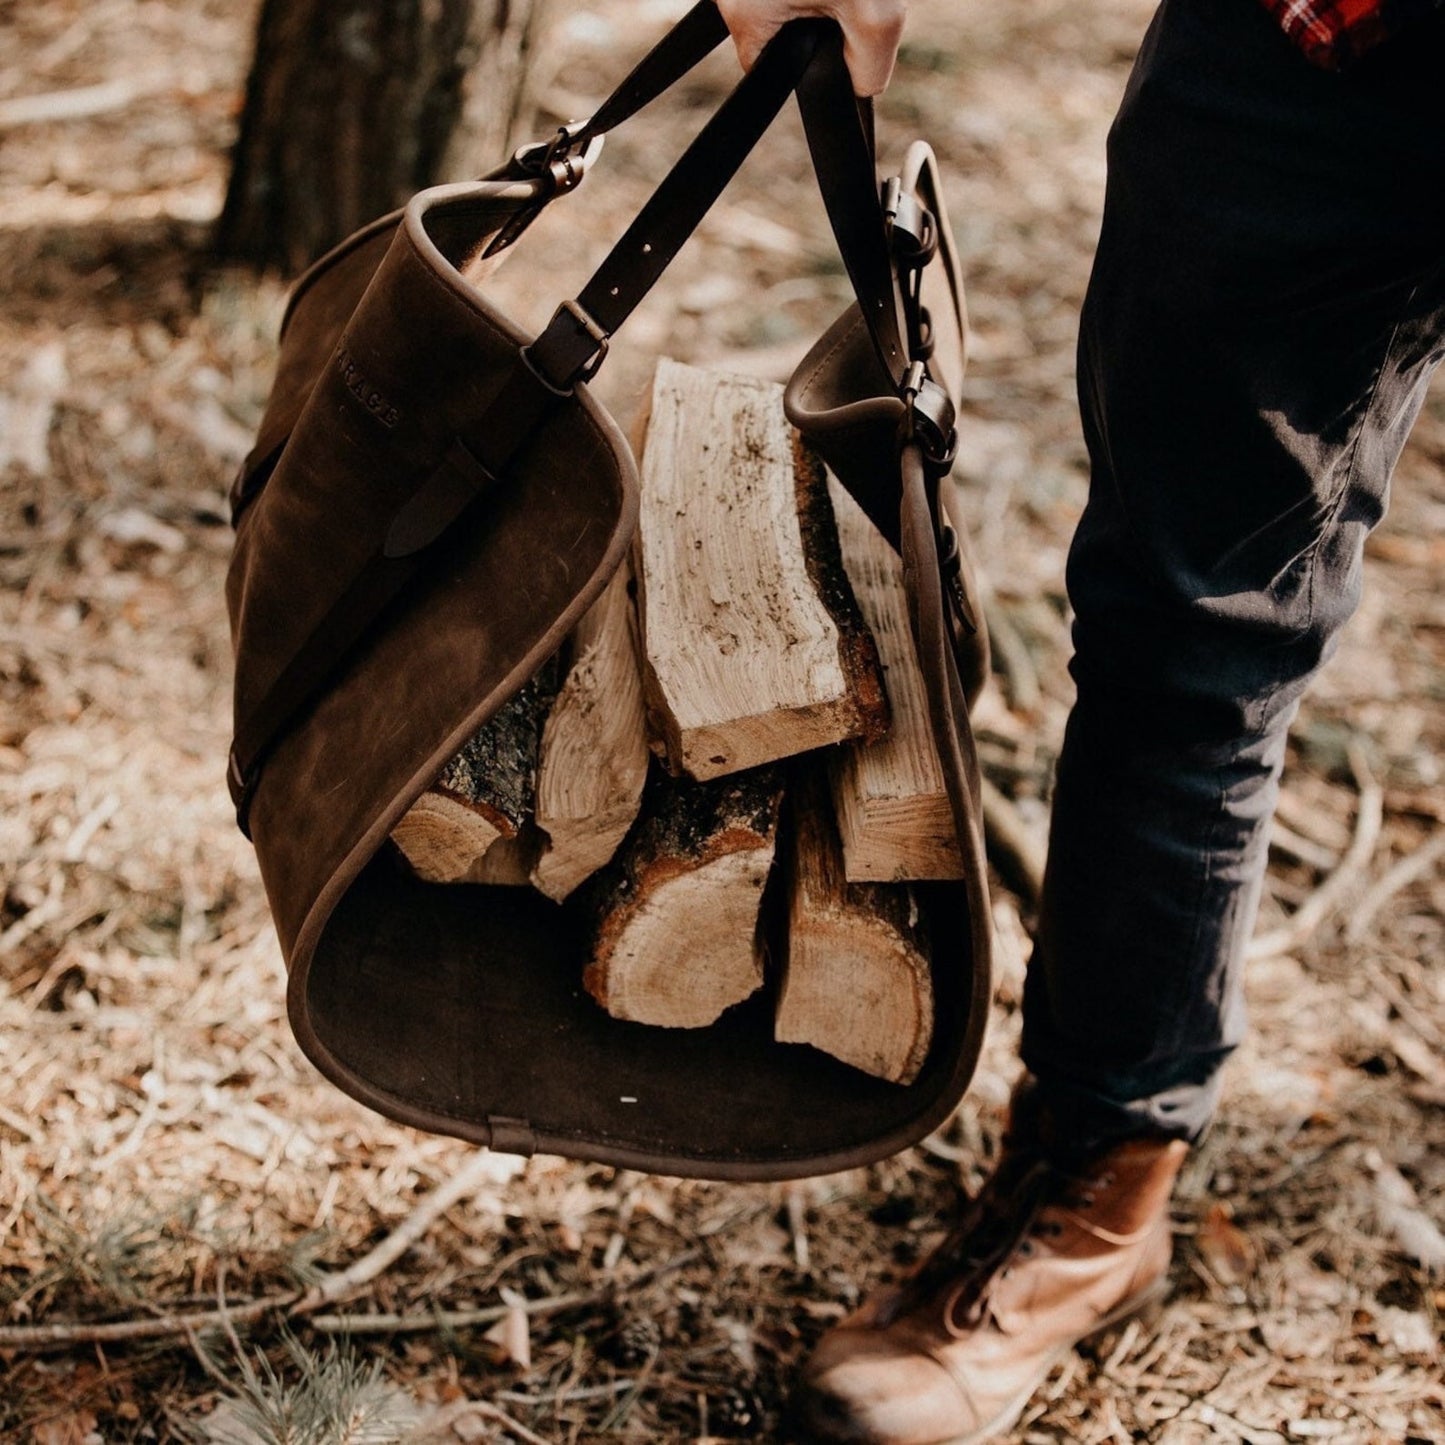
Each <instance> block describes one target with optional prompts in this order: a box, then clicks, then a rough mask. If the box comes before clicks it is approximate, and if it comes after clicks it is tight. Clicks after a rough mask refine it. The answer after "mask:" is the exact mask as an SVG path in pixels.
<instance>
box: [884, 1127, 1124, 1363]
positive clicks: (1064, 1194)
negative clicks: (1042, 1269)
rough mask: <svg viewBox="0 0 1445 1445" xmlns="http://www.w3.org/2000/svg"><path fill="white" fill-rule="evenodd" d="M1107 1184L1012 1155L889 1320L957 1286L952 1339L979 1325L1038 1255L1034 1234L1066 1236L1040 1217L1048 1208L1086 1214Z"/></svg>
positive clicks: (947, 1305) (952, 1297)
mask: <svg viewBox="0 0 1445 1445" xmlns="http://www.w3.org/2000/svg"><path fill="white" fill-rule="evenodd" d="M1102 1183H1103V1181H1101V1180H1099V1179H1095V1178H1090V1177H1086V1176H1084V1175H1080V1174H1074V1173H1070V1172H1069V1171H1067V1170H1065V1169H1063V1168H1061V1167H1060V1166H1058V1165H1056V1164H1054V1163H1052V1162H1050V1161H1049V1160H1048V1159H1046V1158H1043V1157H1042V1156H1030V1155H1023V1154H1020V1155H1016V1156H1013V1157H1010V1156H1009V1155H1007V1154H1006V1155H1005V1157H1004V1159H1003V1161H1002V1162H1001V1163H1000V1165H999V1167H998V1169H997V1171H996V1172H995V1173H994V1174H993V1176H992V1177H991V1178H990V1179H989V1180H988V1181H987V1182H986V1183H985V1184H984V1186H983V1188H982V1189H981V1190H980V1191H979V1193H978V1195H977V1197H976V1198H975V1199H974V1200H973V1201H972V1202H971V1203H970V1204H969V1205H968V1206H967V1207H966V1208H965V1210H964V1214H963V1217H962V1218H961V1219H960V1220H959V1222H958V1224H957V1225H955V1226H954V1228H953V1229H952V1230H951V1231H950V1232H949V1234H948V1235H947V1237H946V1238H945V1239H944V1241H943V1243H942V1244H940V1245H939V1246H938V1248H937V1249H936V1250H934V1252H933V1253H932V1254H931V1255H929V1257H928V1258H927V1259H926V1260H925V1261H924V1263H923V1264H922V1266H921V1267H920V1268H919V1269H918V1270H917V1271H916V1272H915V1273H914V1274H913V1275H912V1276H911V1277H910V1278H909V1279H908V1280H907V1281H906V1282H905V1283H904V1285H903V1288H902V1290H901V1292H900V1295H899V1298H898V1300H897V1302H896V1304H895V1306H894V1308H893V1309H892V1310H891V1311H889V1315H890V1318H896V1317H897V1316H898V1315H900V1314H902V1313H904V1312H905V1311H907V1310H908V1309H910V1308H912V1307H915V1306H918V1305H921V1304H924V1303H925V1302H926V1301H927V1300H929V1299H932V1298H934V1297H936V1296H937V1294H938V1293H939V1292H940V1291H941V1290H942V1289H943V1288H944V1287H946V1286H951V1288H949V1290H948V1295H947V1297H946V1299H945V1301H944V1309H943V1318H944V1326H945V1328H947V1329H948V1331H949V1332H950V1333H951V1334H960V1333H964V1332H966V1331H967V1330H969V1329H971V1328H973V1327H974V1326H976V1325H977V1324H978V1323H979V1321H980V1320H981V1319H982V1317H983V1313H984V1310H985V1309H986V1308H987V1305H988V1300H989V1295H990V1293H991V1291H992V1288H993V1285H994V1283H995V1281H997V1280H998V1279H999V1278H1000V1277H1001V1276H1002V1274H1003V1273H1005V1272H1006V1270H1007V1269H1008V1266H1009V1264H1010V1263H1011V1262H1012V1261H1013V1259H1014V1258H1015V1257H1016V1256H1018V1255H1023V1256H1027V1255H1029V1254H1032V1253H1033V1248H1034V1246H1033V1240H1034V1238H1035V1237H1037V1236H1040V1235H1043V1236H1053V1235H1056V1234H1058V1233H1059V1232H1060V1229H1061V1226H1060V1225H1059V1224H1058V1222H1057V1221H1053V1220H1043V1219H1041V1218H1040V1215H1041V1213H1042V1212H1043V1210H1044V1209H1045V1208H1047V1207H1048V1206H1049V1205H1062V1206H1063V1207H1065V1208H1069V1209H1088V1208H1089V1207H1090V1206H1092V1204H1093V1202H1094V1191H1095V1189H1097V1188H1098V1187H1100V1185H1101V1184H1102Z"/></svg>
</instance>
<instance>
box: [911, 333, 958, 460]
mask: <svg viewBox="0 0 1445 1445" xmlns="http://www.w3.org/2000/svg"><path fill="white" fill-rule="evenodd" d="M898 392H899V396H900V397H901V398H902V400H903V405H904V407H905V408H906V411H905V413H904V420H903V427H904V432H903V435H904V438H905V440H907V441H914V442H917V443H918V447H919V450H920V451H921V452H922V453H923V457H924V460H925V461H927V462H928V464H929V465H930V467H932V468H933V469H934V471H935V472H936V473H937V474H938V475H940V476H942V475H943V474H944V473H945V472H947V471H948V470H949V468H950V467H952V466H953V458H954V455H955V453H956V452H957V450H958V430H957V427H956V426H955V425H954V422H955V414H954V407H953V399H952V397H950V396H949V394H948V393H947V392H946V391H945V390H944V389H943V388H942V387H941V386H939V384H938V383H937V382H936V381H934V380H933V379H932V378H931V377H930V376H929V375H928V370H927V368H926V367H925V366H924V364H923V362H921V361H915V362H913V363H912V364H911V365H910V366H909V368H908V371H907V372H906V373H905V375H904V377H903V384H902V385H901V386H900V387H899V389H898Z"/></svg>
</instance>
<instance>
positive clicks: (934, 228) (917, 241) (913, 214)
mask: <svg viewBox="0 0 1445 1445" xmlns="http://www.w3.org/2000/svg"><path fill="white" fill-rule="evenodd" d="M883 224H884V228H885V229H886V231H887V233H888V241H889V244H890V245H891V246H892V248H893V254H894V255H895V256H896V257H897V259H898V263H899V265H901V266H909V267H922V266H926V265H927V264H928V263H929V262H930V261H931V260H932V259H933V257H934V255H935V254H936V253H937V251H938V223H937V221H935V220H934V218H933V212H932V211H930V210H929V209H928V207H927V206H925V205H923V204H922V203H921V202H920V201H919V200H918V198H917V197H916V196H913V195H912V194H910V193H909V192H908V191H905V190H904V189H903V181H902V178H901V177H899V176H891V177H890V178H889V179H888V180H886V181H884V182H883Z"/></svg>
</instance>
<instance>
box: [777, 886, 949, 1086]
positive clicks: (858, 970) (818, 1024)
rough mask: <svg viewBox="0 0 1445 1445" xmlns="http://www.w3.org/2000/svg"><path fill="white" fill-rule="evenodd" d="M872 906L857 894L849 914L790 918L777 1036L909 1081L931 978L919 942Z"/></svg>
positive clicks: (929, 1014)
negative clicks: (791, 927)
mask: <svg viewBox="0 0 1445 1445" xmlns="http://www.w3.org/2000/svg"><path fill="white" fill-rule="evenodd" d="M853 886H854V887H855V888H856V887H878V888H881V887H884V886H886V885H881V884H875V885H867V884H864V885H856V884H855V885H853ZM876 906H877V905H876V901H874V900H867V899H863V898H855V899H854V900H853V906H852V907H851V908H850V909H849V910H848V913H847V915H846V916H841V917H838V918H835V919H826V920H825V919H817V918H814V919H811V920H808V921H806V922H804V923H803V925H802V928H801V931H799V928H798V924H797V923H796V922H795V923H794V935H793V938H792V940H791V943H790V950H789V958H788V972H787V977H786V980H785V982H784V984H783V988H782V991H781V993H780V996H779V999H778V1012H777V1021H776V1028H775V1035H776V1037H777V1039H778V1041H779V1042H780V1043H787V1044H811V1045H812V1046H813V1047H814V1048H816V1049H821V1050H823V1052H824V1053H827V1054H831V1055H832V1056H833V1057H834V1058H836V1059H839V1060H841V1061H842V1062H843V1063H845V1064H851V1065H852V1066H853V1067H854V1068H855V1069H861V1070H863V1072H864V1073H868V1074H872V1075H874V1076H875V1077H876V1078H880V1079H887V1080H888V1081H889V1082H890V1083H895V1084H911V1083H912V1082H913V1081H914V1079H916V1078H917V1077H918V1072H919V1070H920V1069H921V1068H922V1067H923V1061H924V1059H925V1058H927V1056H928V1046H929V1044H930V1042H931V1041H932V1038H933V983H932V979H931V977H930V975H929V967H928V958H927V955H926V954H925V953H924V952H923V950H922V949H921V948H920V947H919V946H918V944H917V942H916V941H915V940H914V939H912V938H910V937H909V936H908V934H907V933H906V932H900V931H898V930H896V929H894V928H892V927H890V926H888V925H887V924H886V923H884V922H882V921H875V920H874V919H872V918H870V917H869V916H868V915H869V913H870V911H871V909H872V908H873V907H876Z"/></svg>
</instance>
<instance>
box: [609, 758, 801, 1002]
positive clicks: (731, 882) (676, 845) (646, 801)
mask: <svg viewBox="0 0 1445 1445" xmlns="http://www.w3.org/2000/svg"><path fill="white" fill-rule="evenodd" d="M782 793H783V782H782V773H781V771H780V770H779V769H777V768H759V769H754V770H752V771H749V772H744V773H739V774H737V775H735V776H733V777H730V778H724V779H719V780H716V781H714V782H707V783H699V782H695V781H693V780H692V779H689V778H672V777H669V776H668V775H667V774H666V773H665V772H664V771H663V770H662V769H660V768H655V769H654V770H653V774H652V777H651V779H650V780H649V783H648V787H647V789H646V792H645V793H644V797H643V806H642V813H641V815H640V816H639V818H638V820H637V822H636V824H635V825H634V826H633V828H632V831H631V833H630V834H629V835H628V838H627V840H626V842H625V843H624V844H623V847H622V849H621V851H620V852H619V854H618V855H617V857H616V858H615V859H614V860H613V862H612V863H611V864H609V865H608V867H607V868H605V869H603V870H602V871H601V872H600V873H598V874H597V875H596V876H595V877H594V878H593V879H592V880H591V881H590V882H589V883H588V884H587V886H586V888H585V889H584V890H583V891H582V895H581V898H582V903H583V906H584V908H585V911H586V914H587V916H588V917H589V918H590V920H591V923H592V936H593V939H594V942H593V947H592V953H591V961H590V962H589V964H588V965H587V969H586V972H585V974H584V979H583V981H584V983H585V985H586V988H587V991H588V992H589V993H590V994H591V995H592V997H593V998H595V999H596V1000H597V1002H598V1003H600V1004H601V1005H602V1006H603V1007H604V1008H605V1009H606V1010H607V1011H608V1012H609V1013H611V1014H612V1015H613V1016H614V1017H616V1018H620V1019H631V1020H633V1021H634V1022H637V1023H646V1024H658V1025H662V1026H665V1027H670V1028H700V1027H703V1026H704V1025H707V1024H710V1023H713V1022H715V1021H716V1020H717V1018H718V1017H719V1016H720V1015H721V1014H722V1012H723V1011H724V1010H725V1009H727V1008H729V1007H731V1006H732V1005H733V1004H736V1003H741V1002H742V1000H743V999H745V998H747V997H748V996H749V995H751V994H752V993H753V992H755V991H756V990H757V989H758V988H759V987H760V986H761V985H762V982H763V946H762V941H761V938H760V936H759V928H758V922H759V914H760V908H761V904H762V898H763V892H764V889H765V887H766V885H767V880H768V874H769V871H770V869H771V868H772V863H773V854H774V849H775V846H776V840H777V827H778V814H779V810H780V807H781V803H782Z"/></svg>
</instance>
